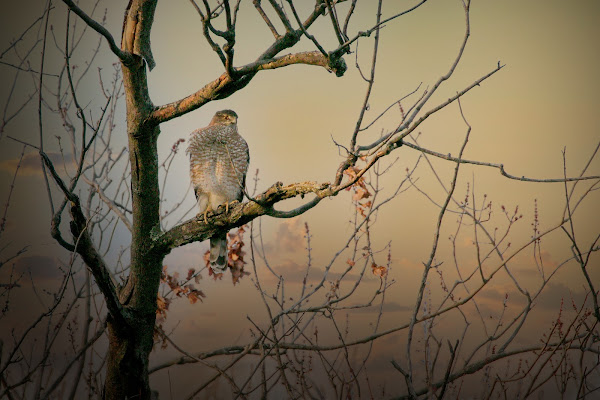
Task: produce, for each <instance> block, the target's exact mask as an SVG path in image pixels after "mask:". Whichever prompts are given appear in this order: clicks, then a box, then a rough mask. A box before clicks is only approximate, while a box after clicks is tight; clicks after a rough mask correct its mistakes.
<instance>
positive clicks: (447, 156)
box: [402, 141, 600, 183]
mask: <svg viewBox="0 0 600 400" xmlns="http://www.w3.org/2000/svg"><path fill="white" fill-rule="evenodd" d="M402 144H403V145H404V146H407V147H410V148H412V149H415V150H418V151H420V152H422V153H426V154H429V155H432V156H434V157H438V158H441V159H443V160H448V161H453V162H456V163H460V164H473V165H482V166H485V167H492V168H498V169H499V170H500V174H501V175H502V176H505V177H507V178H509V179H514V180H517V181H522V182H540V183H557V182H573V181H584V180H589V179H600V175H590V176H581V177H576V178H567V177H565V178H552V179H537V178H527V177H526V176H521V177H518V176H515V175H511V174H509V173H508V172H506V171H505V170H504V164H494V163H489V162H484V161H475V160H465V159H464V158H460V157H452V156H451V155H450V154H442V153H438V152H436V151H433V150H429V149H426V148H424V147H421V146H418V145H416V144H413V143H409V142H405V141H403V142H402Z"/></svg>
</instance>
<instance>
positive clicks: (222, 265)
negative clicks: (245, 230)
mask: <svg viewBox="0 0 600 400" xmlns="http://www.w3.org/2000/svg"><path fill="white" fill-rule="evenodd" d="M209 260H210V267H211V268H212V270H213V272H214V273H215V274H222V273H223V272H225V269H226V268H227V234H226V233H224V234H223V235H215V236H213V237H211V238H210V258H209Z"/></svg>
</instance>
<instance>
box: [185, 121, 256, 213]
mask: <svg viewBox="0 0 600 400" xmlns="http://www.w3.org/2000/svg"><path fill="white" fill-rule="evenodd" d="M187 152H188V154H189V156H190V174H191V179H192V185H193V186H194V189H195V191H196V197H197V198H198V200H199V205H200V208H201V211H203V210H202V208H204V209H205V208H206V206H210V207H211V208H212V209H216V208H217V207H218V206H219V204H223V203H225V202H231V201H233V200H238V201H241V200H242V198H243V187H244V186H245V181H246V172H247V171H248V163H249V161H250V160H249V159H250V156H249V152H248V144H247V143H246V141H245V140H244V138H242V137H241V136H240V134H239V133H238V129H237V115H236V114H235V112H233V111H230V110H224V111H219V112H218V113H217V114H215V116H214V117H213V120H212V121H211V123H210V125H209V126H207V127H205V128H201V129H198V130H197V131H194V132H192V134H191V138H190V141H189V147H188V149H187ZM200 195H207V196H208V197H209V198H208V199H207V200H208V204H206V205H205V206H204V205H203V204H201V203H200V197H199V196H200ZM203 206H204V207H203Z"/></svg>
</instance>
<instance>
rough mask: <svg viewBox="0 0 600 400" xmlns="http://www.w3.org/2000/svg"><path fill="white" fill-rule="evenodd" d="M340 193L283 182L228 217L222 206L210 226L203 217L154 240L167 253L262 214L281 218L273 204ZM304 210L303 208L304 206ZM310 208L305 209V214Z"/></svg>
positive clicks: (232, 210) (312, 184)
mask: <svg viewBox="0 0 600 400" xmlns="http://www.w3.org/2000/svg"><path fill="white" fill-rule="evenodd" d="M337 192H338V191H334V190H332V188H331V187H330V185H329V184H328V183H323V184H317V183H315V182H303V183H295V184H291V185H287V186H283V184H282V183H281V182H278V183H276V184H275V185H273V186H271V187H270V188H269V189H268V190H267V191H266V192H264V193H262V194H261V195H259V196H257V197H256V198H255V199H254V200H251V201H249V202H246V203H242V204H237V205H235V206H233V207H230V208H229V213H227V214H226V213H225V212H224V210H223V208H222V207H220V208H219V209H218V210H217V211H216V212H215V213H214V214H213V216H212V217H211V218H210V220H209V223H208V224H206V223H204V219H203V218H201V217H200V218H199V217H196V218H193V219H191V220H188V221H186V222H184V223H182V224H181V225H177V226H175V227H174V228H172V229H170V230H168V231H167V232H164V233H163V234H161V235H160V236H158V237H157V238H156V239H154V245H153V248H154V249H156V250H158V251H160V252H162V253H165V254H166V253H168V252H169V251H171V249H174V248H175V247H179V246H183V245H184V244H188V243H192V242H199V241H200V242H201V241H203V240H206V239H208V238H210V237H211V236H212V235H214V234H215V233H216V232H217V231H228V230H230V229H232V228H235V227H238V226H242V225H244V224H246V223H248V222H250V221H252V220H253V219H255V218H256V217H260V216H261V215H265V214H266V215H270V214H272V213H274V214H275V215H277V213H279V212H278V211H276V210H274V209H273V204H275V203H277V202H279V201H282V200H285V199H289V198H292V197H296V196H304V195H305V194H310V193H314V194H315V195H316V196H317V198H320V199H322V198H325V197H329V196H334V195H335V194H337ZM311 203H314V200H313V201H311V202H309V204H311ZM300 208H301V209H303V207H300ZM309 208H310V207H308V208H306V209H303V211H302V212H304V211H306V210H308V209H309ZM284 214H285V213H284Z"/></svg>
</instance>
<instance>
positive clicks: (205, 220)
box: [204, 205, 212, 225]
mask: <svg viewBox="0 0 600 400" xmlns="http://www.w3.org/2000/svg"><path fill="white" fill-rule="evenodd" d="M209 211H211V212H212V208H210V205H209V206H208V207H206V210H204V223H205V224H207V225H208V219H207V218H206V215H207V214H208V212H209Z"/></svg>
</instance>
